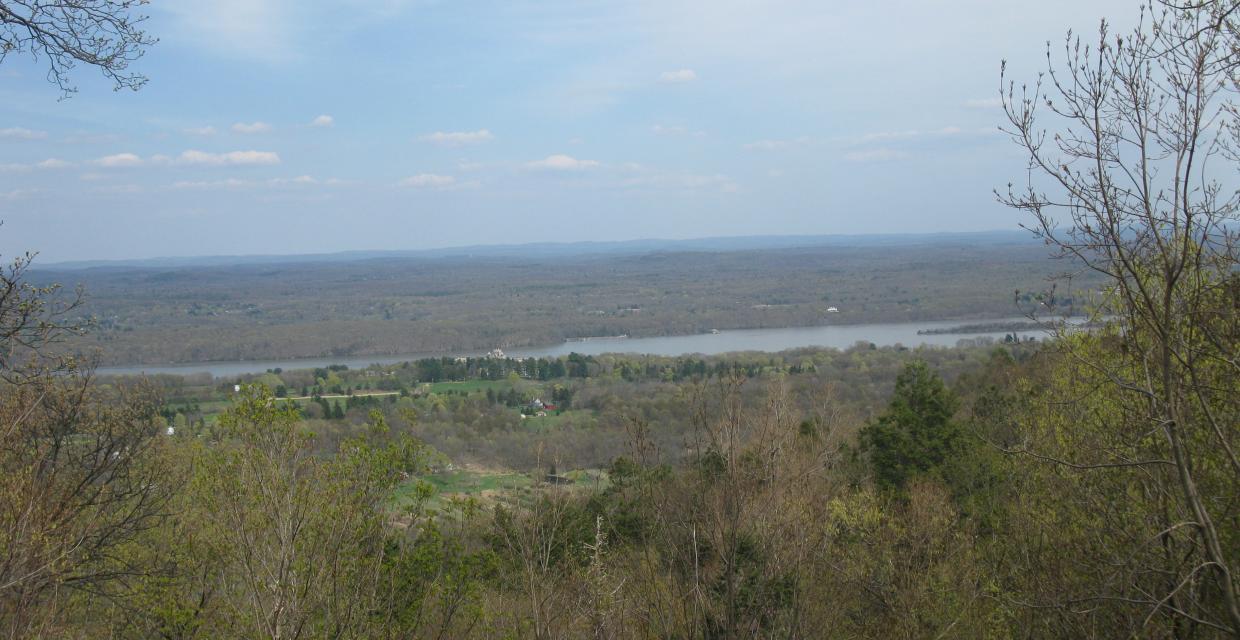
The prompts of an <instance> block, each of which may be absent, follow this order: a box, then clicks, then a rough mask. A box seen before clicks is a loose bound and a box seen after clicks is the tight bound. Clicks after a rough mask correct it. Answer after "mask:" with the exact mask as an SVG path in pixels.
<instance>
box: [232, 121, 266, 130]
mask: <svg viewBox="0 0 1240 640" xmlns="http://www.w3.org/2000/svg"><path fill="white" fill-rule="evenodd" d="M232 130H233V131H235V132H237V133H267V132H268V131H271V125H269V124H267V123H266V122H238V123H236V124H234V125H233V126H232Z"/></svg>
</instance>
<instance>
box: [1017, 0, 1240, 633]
mask: <svg viewBox="0 0 1240 640" xmlns="http://www.w3.org/2000/svg"><path fill="white" fill-rule="evenodd" d="M1236 7H1237V3H1236V2H1234V1H1233V0H1228V1H1221V0H1220V1H1215V2H1200V3H1184V4H1181V5H1174V4H1170V3H1167V4H1165V5H1162V6H1154V5H1150V6H1148V7H1146V8H1145V9H1144V10H1143V12H1142V22H1141V24H1140V26H1138V27H1137V28H1136V29H1135V30H1134V31H1133V32H1131V33H1129V34H1125V35H1118V36H1117V35H1114V34H1112V33H1111V31H1110V29H1109V28H1108V25H1107V24H1106V23H1105V22H1104V23H1102V25H1101V27H1100V29H1099V31H1098V35H1097V39H1096V40H1092V41H1083V40H1082V39H1081V38H1079V37H1075V36H1073V35H1072V34H1069V36H1068V39H1067V42H1066V45H1065V48H1064V52H1063V55H1064V58H1063V60H1062V61H1058V62H1057V61H1056V60H1055V58H1054V56H1053V55H1052V50H1051V49H1050V47H1049V46H1048V49H1047V71H1046V72H1045V73H1044V74H1042V75H1039V77H1038V80H1037V81H1036V82H1035V83H1033V84H1032V85H1022V86H1020V87H1019V88H1017V86H1016V85H1015V83H1013V82H1010V81H1008V80H1007V78H1006V73H1005V77H1004V86H1003V90H1002V97H1003V104H1004V108H1005V111H1006V115H1007V118H1008V123H1009V124H1008V126H1007V128H1006V131H1007V132H1008V133H1009V134H1011V136H1012V139H1013V140H1014V141H1015V142H1016V143H1017V144H1018V145H1019V146H1020V147H1021V148H1022V149H1023V150H1024V151H1025V152H1026V154H1027V157H1028V159H1029V172H1028V177H1027V180H1026V182H1025V184H1024V185H1023V187H1020V188H1017V187H1013V186H1011V185H1009V187H1008V190H1007V192H1006V193H1002V194H999V198H1000V200H1001V201H1002V202H1004V203H1005V204H1007V205H1009V206H1011V207H1014V208H1016V209H1018V210H1021V211H1024V212H1026V213H1028V214H1029V215H1030V216H1031V218H1032V224H1030V225H1029V227H1030V228H1031V229H1032V230H1033V231H1034V233H1035V234H1036V235H1037V236H1039V237H1040V238H1042V239H1044V240H1045V242H1046V243H1047V244H1048V245H1049V246H1051V247H1052V248H1054V249H1055V250H1056V251H1057V252H1058V254H1059V255H1060V256H1061V257H1065V258H1068V259H1070V260H1073V261H1075V263H1076V264H1077V265H1079V267H1081V268H1083V269H1087V270H1092V271H1095V272H1098V273H1101V274H1102V275H1103V276H1105V277H1106V280H1107V283H1108V286H1107V288H1106V290H1105V291H1104V292H1103V296H1102V299H1101V302H1100V305H1099V308H1098V314H1099V315H1100V316H1103V317H1110V318H1113V319H1114V321H1115V322H1114V327H1113V328H1112V329H1111V330H1109V331H1106V332H1104V335H1103V336H1101V337H1100V339H1103V340H1107V341H1109V342H1108V343H1107V344H1110V345H1112V346H1113V348H1109V349H1105V350H1099V349H1097V348H1096V347H1095V346H1093V345H1089V346H1082V344H1083V343H1082V341H1079V340H1077V341H1074V340H1064V341H1062V344H1063V345H1064V346H1065V356H1066V358H1068V359H1069V360H1070V361H1072V362H1074V363H1075V364H1076V365H1079V366H1082V367H1086V368H1088V369H1089V370H1092V371H1094V372H1095V373H1096V374H1097V376H1098V378H1099V379H1100V380H1102V381H1103V382H1104V384H1105V385H1106V386H1107V388H1108V389H1109V391H1108V393H1109V394H1110V397H1111V398H1112V400H1113V402H1114V405H1115V406H1117V407H1118V409H1117V410H1116V411H1115V415H1119V416H1121V417H1122V419H1120V420H1117V421H1114V422H1113V423H1112V428H1113V430H1114V433H1112V434H1110V436H1109V437H1108V438H1107V439H1105V442H1106V443H1107V446H1106V447H1100V448H1098V449H1095V450H1094V451H1093V452H1092V454H1093V455H1092V456H1090V455H1089V453H1087V452H1079V451H1078V452H1076V453H1078V454H1080V455H1081V456H1084V457H1078V458H1074V459H1067V458H1064V457H1055V456H1045V458H1046V459H1051V458H1053V459H1054V461H1055V462H1058V463H1059V464H1061V465H1063V466H1064V467H1065V469H1066V470H1067V471H1066V472H1067V473H1125V472H1128V471H1131V470H1133V469H1140V470H1141V473H1142V477H1143V478H1146V479H1148V480H1149V484H1148V487H1149V493H1148V495H1145V496H1144V497H1143V494H1142V493H1141V492H1135V491H1134V492H1133V495H1130V496H1127V497H1126V499H1127V500H1143V499H1146V500H1149V501H1151V502H1157V503H1159V504H1161V505H1162V506H1163V509H1162V511H1161V513H1162V514H1163V515H1162V516H1161V521H1160V522H1158V523H1156V524H1155V525H1151V527H1156V530H1153V531H1149V532H1148V536H1147V540H1148V541H1149V544H1150V545H1162V546H1163V547H1164V548H1166V549H1175V550H1176V553H1175V554H1171V553H1168V554H1167V555H1168V559H1167V561H1166V562H1165V563H1164V564H1162V565H1161V566H1157V567H1148V569H1149V570H1148V571H1145V572H1144V573H1145V575H1159V576H1161V579H1160V580H1158V581H1156V584H1153V585H1151V584H1144V585H1142V586H1141V587H1140V588H1136V587H1133V586H1132V585H1131V584H1130V585H1128V587H1132V588H1128V589H1127V590H1124V589H1121V590H1120V591H1121V593H1111V594H1099V597H1101V598H1111V599H1113V600H1116V601H1122V602H1124V603H1125V604H1136V605H1139V606H1143V607H1146V608H1147V609H1148V617H1146V619H1145V623H1146V624H1148V623H1149V622H1150V620H1151V619H1153V618H1154V617H1156V616H1158V617H1161V619H1168V620H1170V621H1171V624H1172V625H1177V624H1179V622H1180V621H1185V622H1186V623H1187V624H1191V625H1196V626H1199V627H1207V628H1212V629H1214V630H1216V631H1221V632H1223V633H1228V634H1232V635H1240V574H1238V573H1237V572H1240V544H1237V539H1236V532H1235V523H1236V517H1237V515H1236V514H1237V508H1238V507H1240V504H1238V503H1237V496H1240V459H1238V458H1237V448H1238V446H1237V445H1238V444H1240V443H1237V440H1238V439H1240V434H1238V433H1237V426H1236V425H1237V421H1238V420H1240V406H1237V403H1236V394H1237V384H1236V381H1237V380H1238V379H1240V378H1238V375H1240V360H1237V358H1236V354H1237V353H1240V332H1238V331H1237V327H1236V316H1237V314H1236V311H1237V308H1238V306H1237V305H1238V304H1240V283H1238V281H1237V248H1236V247H1237V245H1236V240H1237V236H1236V230H1237V229H1236V222H1237V211H1238V206H1240V192H1238V191H1237V190H1236V188H1235V178H1236V164H1235V162H1236V160H1237V159H1238V156H1237V148H1236V142H1237V140H1238V139H1240V138H1238V137H1237V133H1238V130H1237V120H1236V105H1235V102H1234V98H1235V92H1236V88H1237V84H1236V80H1237V77H1236V70H1237V66H1236V52H1237V48H1236V38H1235V33H1236V30H1235V28H1234V27H1235V20H1234V16H1235V15H1236ZM1084 392H1085V391H1084V390H1082V393H1084ZM1030 450H1031V451H1032V447H1031V448H1030ZM1035 455H1036V453H1035ZM1154 511H1156V510H1154ZM1171 556H1174V557H1171ZM1139 573H1142V572H1139V571H1137V572H1133V574H1134V575H1135V574H1139ZM1138 633H1140V632H1138Z"/></svg>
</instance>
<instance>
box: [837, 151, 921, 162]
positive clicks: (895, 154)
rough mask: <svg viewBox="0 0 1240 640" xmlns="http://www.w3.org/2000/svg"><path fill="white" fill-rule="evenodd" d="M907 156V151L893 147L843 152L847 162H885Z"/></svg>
mask: <svg viewBox="0 0 1240 640" xmlns="http://www.w3.org/2000/svg"><path fill="white" fill-rule="evenodd" d="M907 157H909V154H908V153H906V152H904V151H897V150H895V149H866V150H864V151H852V152H849V153H846V154H844V159H845V160H847V161H849V162H886V161H889V160H903V159H904V158H907Z"/></svg>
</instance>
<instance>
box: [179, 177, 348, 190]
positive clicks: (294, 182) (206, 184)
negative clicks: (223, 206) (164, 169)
mask: <svg viewBox="0 0 1240 640" xmlns="http://www.w3.org/2000/svg"><path fill="white" fill-rule="evenodd" d="M329 183H330V181H329ZM316 184H324V183H320V182H319V180H317V179H315V178H313V177H311V176H297V177H295V178H272V179H270V180H246V179H242V178H225V179H223V180H178V181H177V182H174V183H172V185H171V187H172V188H173V189H253V188H259V187H283V186H295V187H296V186H310V185H316Z"/></svg>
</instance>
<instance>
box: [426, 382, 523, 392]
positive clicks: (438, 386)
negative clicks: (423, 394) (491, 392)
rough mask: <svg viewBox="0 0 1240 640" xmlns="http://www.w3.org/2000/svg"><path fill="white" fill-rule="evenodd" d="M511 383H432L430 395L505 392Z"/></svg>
mask: <svg viewBox="0 0 1240 640" xmlns="http://www.w3.org/2000/svg"><path fill="white" fill-rule="evenodd" d="M511 386H512V383H511V382H509V381H507V380H466V381H464V382H432V383H431V393H444V392H445V391H464V392H466V393H473V392H475V391H486V390H487V389H495V390H497V391H498V390H500V389H502V390H504V391H507V390H508V388H509V387H511Z"/></svg>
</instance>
